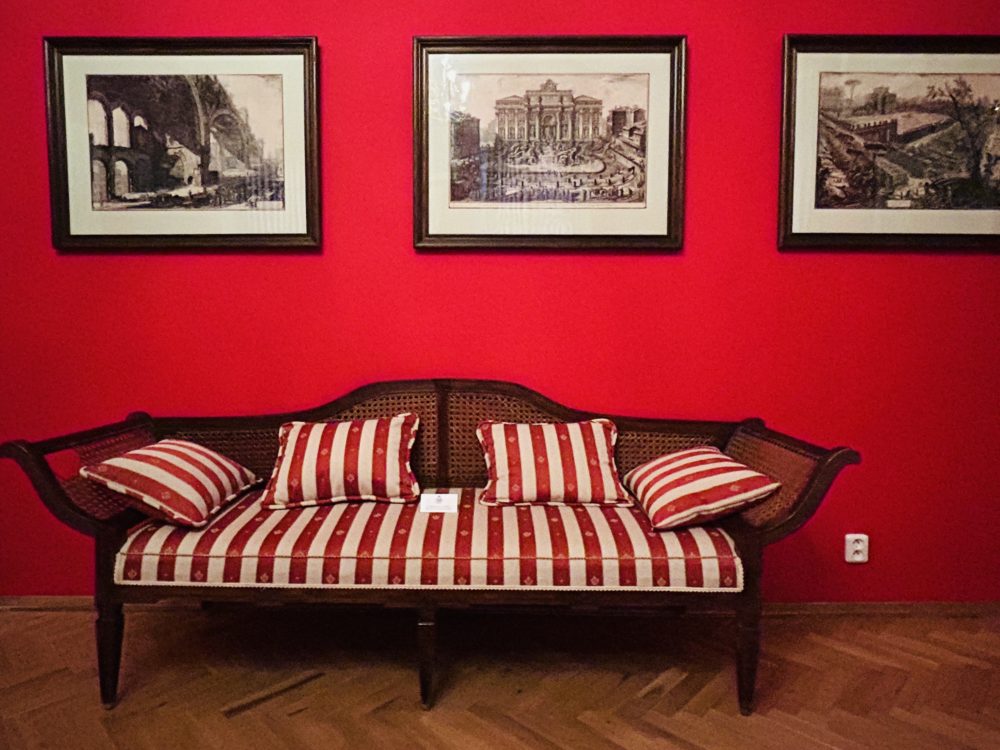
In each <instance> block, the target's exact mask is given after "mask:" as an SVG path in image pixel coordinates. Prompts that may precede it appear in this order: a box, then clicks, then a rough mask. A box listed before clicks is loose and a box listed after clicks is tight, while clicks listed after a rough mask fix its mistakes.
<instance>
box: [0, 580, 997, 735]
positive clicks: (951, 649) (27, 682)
mask: <svg viewBox="0 0 1000 750" xmlns="http://www.w3.org/2000/svg"><path fill="white" fill-rule="evenodd" d="M914 611H915V612H916V614H913V613H899V612H895V613H894V612H892V611H890V610H884V611H883V610H870V611H867V612H855V613H852V614H816V613H815V612H814V611H812V610H808V609H807V610H805V613H804V614H794V615H790V614H787V613H786V614H783V615H780V616H777V615H771V616H767V617H766V618H765V622H764V639H763V652H762V659H761V668H760V677H759V682H758V710H757V713H755V714H754V715H753V716H751V717H741V716H740V715H739V711H738V709H737V704H736V686H735V671H734V667H733V659H732V656H731V651H732V648H731V644H732V642H733V637H732V625H731V623H730V622H728V621H727V620H726V619H724V618H719V617H711V616H708V617H705V616H700V617H699V616H693V615H692V616H686V617H680V618H611V617H591V616H579V615H574V616H560V615H545V616H534V615H533V616H527V615H522V614H518V615H511V614H504V615H497V614H494V615H488V614H453V615H451V616H445V615H442V621H441V623H440V626H439V630H440V631H441V633H440V635H441V644H440V649H441V656H442V669H443V671H444V681H443V684H442V686H441V689H440V692H439V697H438V702H437V705H436V706H435V708H434V709H433V710H431V711H422V710H421V709H420V707H419V701H418V693H417V677H416V668H415V645H414V641H415V635H414V631H415V627H414V618H413V616H412V615H411V614H410V613H407V612H391V611H388V612H377V613H374V612H372V613H366V612H357V611H336V610H331V611H327V610H285V609H272V610H259V609H257V610H241V609H233V608H230V609H221V610H209V611H203V610H201V609H188V608H160V607H155V608H154V607H151V608H146V609H140V610H137V611H136V610H133V611H127V612H128V614H127V619H126V630H125V650H124V657H123V666H122V679H121V702H120V703H119V705H118V707H117V708H115V709H114V710H113V711H104V710H102V709H101V708H100V705H99V701H98V695H97V678H96V669H95V657H94V645H93V640H92V616H91V614H90V612H89V611H86V610H85V609H81V607H80V604H79V603H74V604H72V605H71V606H69V607H67V608H65V609H62V610H53V609H51V607H49V608H48V609H45V610H32V609H25V608H24V607H23V606H19V605H18V604H17V603H16V600H14V603H8V604H7V606H5V607H3V608H0V747H3V748H11V749H12V750H13V749H17V750H20V748H53V749H54V750H63V749H64V748H66V749H70V748H72V749H76V748H81V749H82V748H122V749H123V750H144V749H146V748H156V749H157V750H160V749H162V748H179V749H182V750H200V749H201V748H235V749H238V750H242V749H243V748H279V749H285V748H287V749H295V748H323V749H324V750H325V749H327V748H407V749H408V748H463V750H464V749H472V748H549V749H552V750H554V749H556V748H574V749H589V748H627V749H628V750H632V749H636V750H641V749H644V748H681V749H683V750H698V749H702V748H740V749H743V748H748V749H749V748H775V749H778V750H786V749H789V750H811V749H813V748H817V749H818V748H825V749H827V750H829V749H830V748H845V749H850V750H859V749H861V748H880V749H881V748H905V749H906V750H910V749H914V750H918V749H921V748H928V749H929V750H943V749H945V748H980V749H983V750H985V749H987V748H989V749H992V748H1000V669H998V668H1000V615H998V610H997V609H996V608H989V609H984V610H983V611H982V612H980V613H979V614H971V615H970V614H968V613H965V614H962V613H959V614H954V613H949V611H948V610H927V609H923V610H921V609H919V608H918V609H916V610H914Z"/></svg>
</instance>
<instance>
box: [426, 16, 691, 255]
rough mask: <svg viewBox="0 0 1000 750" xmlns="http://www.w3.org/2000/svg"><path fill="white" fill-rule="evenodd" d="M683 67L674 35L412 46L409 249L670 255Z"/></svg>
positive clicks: (679, 220)
mask: <svg viewBox="0 0 1000 750" xmlns="http://www.w3.org/2000/svg"><path fill="white" fill-rule="evenodd" d="M542 55H545V57H544V58H543V57H541V56H542ZM685 60H686V38H685V37H683V36H634V37H633V36H605V37H602V36H568V37H415V38H414V40H413V67H414V87H413V136H414V138H413V151H414V169H413V172H414V189H413V229H414V231H413V235H414V236H413V243H414V246H415V247H416V248H418V249H420V250H459V249H470V248H532V249H576V248H580V249H586V248H601V249H626V248H646V249H651V250H661V251H676V250H678V249H680V247H681V245H682V242H683V222H684V141H685V101H686V98H685V87H686V82H685V76H686V63H685ZM445 66H447V68H448V70H447V71H444V67H445ZM443 73H444V74H443ZM574 89H575V90H574ZM609 109H610V111H609ZM476 113H479V114H480V115H481V116H479V117H476V116H475V115H476ZM484 120H485V121H484Z"/></svg>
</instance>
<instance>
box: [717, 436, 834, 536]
mask: <svg viewBox="0 0 1000 750" xmlns="http://www.w3.org/2000/svg"><path fill="white" fill-rule="evenodd" d="M725 451H726V454H727V455H729V456H732V457H733V458H735V459H736V460H737V461H742V462H743V463H745V464H747V466H750V467H752V468H754V469H756V470H757V471H759V472H761V473H763V474H767V475H768V476H769V477H773V478H774V479H777V480H778V481H779V482H781V489H779V490H778V491H777V492H775V493H774V494H773V495H771V496H770V497H769V498H767V499H766V500H764V501H762V502H760V503H758V504H757V505H755V506H753V507H752V508H750V509H748V510H745V511H743V513H742V514H741V516H742V517H743V519H744V520H745V521H746V522H747V523H749V524H750V525H752V526H757V527H761V526H770V525H773V524H775V523H778V522H780V521H782V520H784V519H785V518H786V517H787V516H788V515H789V514H790V513H791V512H792V510H793V509H794V508H795V506H796V504H797V503H798V502H799V501H800V500H801V499H802V493H803V490H804V489H805V486H806V484H808V482H809V479H810V478H811V477H812V475H813V472H814V471H815V470H816V465H817V464H818V463H819V460H820V457H819V456H813V455H810V454H809V453H808V452H805V451H798V450H795V449H794V448H792V447H790V446H787V445H784V444H782V443H779V442H776V441H772V440H768V439H767V437H766V436H764V435H763V434H757V433H752V432H737V433H736V435H735V436H734V437H733V439H732V440H730V441H729V444H728V445H727V446H726V449H725Z"/></svg>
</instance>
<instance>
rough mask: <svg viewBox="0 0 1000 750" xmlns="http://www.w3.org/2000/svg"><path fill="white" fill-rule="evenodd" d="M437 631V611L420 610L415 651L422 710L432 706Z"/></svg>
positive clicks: (429, 608) (431, 609)
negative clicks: (417, 656) (417, 662)
mask: <svg viewBox="0 0 1000 750" xmlns="http://www.w3.org/2000/svg"><path fill="white" fill-rule="evenodd" d="M436 630H437V610H436V609H434V608H433V607H428V608H424V609H421V610H420V619H419V620H418V621H417V651H418V655H419V659H420V704H421V705H422V706H423V707H424V709H429V708H430V707H431V706H433V705H434V663H435V653H434V652H435V641H436V635H437V634H436V632H435V631H436Z"/></svg>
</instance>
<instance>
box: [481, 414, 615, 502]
mask: <svg viewBox="0 0 1000 750" xmlns="http://www.w3.org/2000/svg"><path fill="white" fill-rule="evenodd" d="M476 436H477V437H478V438H479V442H480V444H481V445H482V446H483V454H484V456H485V458H486V469H487V471H488V474H489V481H488V482H487V484H486V490H485V491H484V492H483V494H482V496H481V497H480V500H481V501H482V502H484V503H486V504H487V505H519V504H525V503H546V504H551V505H563V504H572V503H597V504H603V505H631V504H632V503H631V501H630V500H629V496H628V493H627V492H626V491H625V488H624V487H622V485H621V482H620V481H619V480H618V470H617V469H616V468H615V441H616V440H617V439H618V429H617V428H616V427H615V425H614V423H613V422H612V421H611V420H608V419H592V420H590V421H587V422H561V423H532V424H528V423H521V424H519V423H515V422H493V421H484V422H480V423H479V427H478V428H477V429H476Z"/></svg>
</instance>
